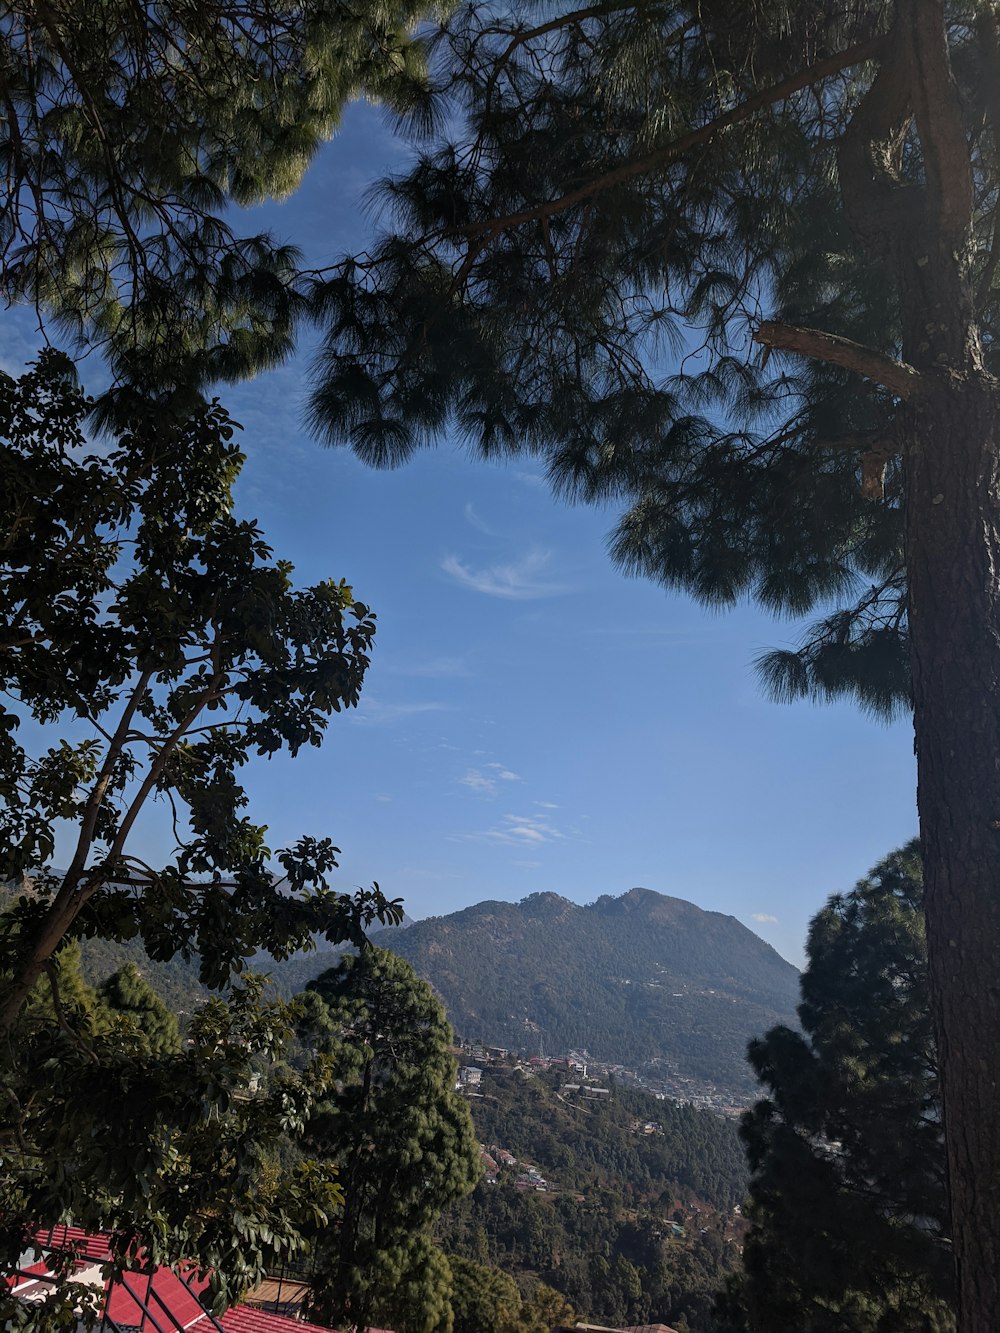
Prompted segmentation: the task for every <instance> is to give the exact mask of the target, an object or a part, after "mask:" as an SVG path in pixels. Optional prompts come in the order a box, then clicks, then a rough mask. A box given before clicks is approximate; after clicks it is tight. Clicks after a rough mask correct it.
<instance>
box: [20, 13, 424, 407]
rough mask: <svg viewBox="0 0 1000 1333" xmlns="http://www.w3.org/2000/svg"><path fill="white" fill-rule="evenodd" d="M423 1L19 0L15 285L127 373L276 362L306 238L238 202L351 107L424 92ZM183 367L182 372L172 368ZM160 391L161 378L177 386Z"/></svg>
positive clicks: (223, 373) (199, 377) (240, 371)
mask: <svg viewBox="0 0 1000 1333" xmlns="http://www.w3.org/2000/svg"><path fill="white" fill-rule="evenodd" d="M427 9H428V6H425V5H423V4H421V3H420V2H419V0H416V2H415V0H391V3H389V4H380V3H371V2H370V0H369V2H367V3H364V2H363V3H361V4H358V5H354V6H351V7H346V6H344V5H337V4H333V3H331V2H330V0H308V2H307V3H305V4H302V5H277V6H276V5H273V4H270V3H266V0H249V2H248V3H242V4H233V3H229V2H228V0H223V3H220V4H211V5H206V4H203V3H200V0H167V3H158V4H152V3H140V4H132V3H128V2H127V0H109V3H105V4H102V6H101V8H100V13H99V17H95V12H94V10H93V7H92V6H89V5H87V4H85V3H82V2H81V0H46V2H45V3H44V4H41V5H39V4H34V3H14V4H13V5H10V6H7V8H6V10H5V19H4V25H3V31H2V34H0V44H2V60H3V64H2V74H0V106H2V109H3V116H2V118H0V160H2V161H3V164H4V172H5V181H6V192H5V198H4V201H3V202H2V204H0V291H2V294H3V296H4V298H5V299H6V300H8V301H16V300H25V301H29V302H32V303H35V304H36V305H37V306H39V307H40V308H41V309H42V310H43V311H44V310H46V308H47V309H48V310H49V311H50V312H53V313H54V314H55V315H56V316H57V317H58V319H59V321H60V322H61V323H62V325H63V327H64V329H68V330H69V331H70V333H72V334H73V335H74V336H77V337H82V338H84V339H91V340H93V341H96V342H98V343H100V344H101V345H102V346H103V347H104V349H105V351H106V352H107V354H108V355H109V356H110V358H111V361H112V364H113V366H114V367H115V369H116V370H117V372H118V373H119V375H124V376H126V377H127V378H129V379H135V378H136V377H140V378H141V377H142V376H144V375H145V376H147V377H148V375H149V373H150V371H151V370H155V371H156V374H157V375H158V377H159V378H160V379H161V380H162V379H163V377H164V376H165V375H167V374H168V373H170V374H172V375H174V376H177V375H181V374H182V375H183V376H184V378H185V379H187V380H192V379H193V380H194V381H196V382H202V383H203V382H206V381H211V380H213V379H215V380H217V379H218V378H220V377H223V378H232V377H234V376H239V375H245V374H247V373H250V372H251V371H253V370H255V369H257V368H259V367H260V366H262V365H268V364H273V363H274V361H275V360H277V359H279V358H280V357H281V356H282V355H283V354H284V353H286V352H287V351H288V349H289V347H290V337H291V332H292V326H293V323H294V318H295V315H296V310H297V308H298V305H299V302H298V299H297V296H296V291H295V261H296V254H295V251H294V250H293V249H292V248H290V247H288V246H286V245H283V244H281V243H279V242H278V241H276V240H275V239H274V238H273V237H271V236H269V235H266V234H265V235H251V236H240V235H238V234H237V233H235V232H234V231H233V230H232V228H231V225H230V220H229V218H227V217H226V213H227V210H228V207H229V205H230V204H232V203H235V204H239V205H244V206H245V205H248V204H254V203H258V202H260V201H261V200H263V199H267V198H272V197H279V198H280V197H283V196H285V195H287V194H288V193H290V192H291V191H292V190H294V189H295V188H296V186H297V185H298V184H299V181H300V180H301V178H302V174H303V172H304V171H305V169H306V167H307V166H308V164H309V162H310V160H311V158H312V157H313V155H314V153H315V151H316V149H317V147H318V145H319V144H320V143H322V141H323V140H324V139H327V138H329V137H330V136H331V135H332V134H333V132H334V131H335V130H336V128H337V125H338V122H339V119H340V115H341V112H342V110H343V107H344V105H345V103H346V102H348V101H349V100H350V99H352V98H356V97H361V96H365V97H370V98H375V99H378V100H381V101H383V102H387V103H388V104H389V105H390V106H392V107H393V109H394V110H395V111H397V112H398V113H401V114H406V113H409V112H413V111H415V110H419V108H420V107H421V106H422V105H423V103H424V100H425V94H426V87H425V85H426V78H425V70H424V54H423V48H422V44H421V42H420V41H419V40H416V39H415V38H414V37H413V35H412V32H411V29H412V28H413V26H414V24H415V23H416V22H417V20H419V19H420V18H421V17H423V16H424V14H425V13H426V12H427ZM168 365H169V372H168ZM161 387H162V385H161Z"/></svg>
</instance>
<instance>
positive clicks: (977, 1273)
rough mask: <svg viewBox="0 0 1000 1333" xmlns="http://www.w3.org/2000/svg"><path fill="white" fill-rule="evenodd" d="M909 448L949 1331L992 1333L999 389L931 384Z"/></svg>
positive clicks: (995, 1294)
mask: <svg viewBox="0 0 1000 1333" xmlns="http://www.w3.org/2000/svg"><path fill="white" fill-rule="evenodd" d="M911 417H912V419H911V430H910V431H909V432H908V435H909V439H908V446H907V451H906V457H905V463H904V466H905V476H906V481H905V485H906V501H905V503H906V540H907V565H908V571H909V596H910V634H911V644H912V650H911V651H912V669H913V694H914V727H915V738H916V753H917V773H918V805H919V811H920V837H921V843H922V849H923V858H924V869H925V912H926V918H927V944H928V961H929V968H930V983H931V984H930V990H931V1003H932V1008H933V1012H934V1020H935V1027H936V1035H937V1042H938V1052H939V1061H940V1070H941V1082H942V1103H943V1108H944V1128H945V1138H946V1143H947V1153H948V1173H949V1194H950V1202H951V1216H952V1237H953V1245H954V1253H955V1264H956V1276H957V1284H958V1305H959V1312H958V1327H959V1330H960V1333H990V1330H997V1329H1000V1086H998V1085H1000V389H998V386H997V385H996V384H995V383H993V382H991V381H990V380H989V379H988V377H987V376H985V375H984V374H982V372H979V373H971V374H969V375H968V376H966V377H961V378H960V377H956V376H950V377H947V378H946V377H941V379H940V380H939V382H938V383H937V385H936V386H935V388H934V390H933V391H932V392H930V393H927V394H926V395H924V396H923V397H922V399H921V401H920V402H919V403H917V404H916V405H915V406H914V407H913V408H912V409H911Z"/></svg>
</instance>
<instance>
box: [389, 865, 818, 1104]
mask: <svg viewBox="0 0 1000 1333" xmlns="http://www.w3.org/2000/svg"><path fill="white" fill-rule="evenodd" d="M500 940H502V941H503V944H504V947H503V948H502V949H498V948H497V947H496V945H497V941H500ZM378 943H379V944H380V945H384V946H385V947H387V948H391V949H392V950H393V951H394V952H396V953H398V954H400V955H401V956H402V957H404V958H406V959H407V960H408V961H409V962H410V963H411V964H412V965H413V966H414V967H415V968H416V970H417V971H418V972H419V974H420V975H421V976H423V977H426V978H427V979H428V980H429V981H431V982H432V983H433V984H434V986H435V988H436V990H437V991H438V993H439V994H440V995H441V997H442V999H443V1000H444V1002H445V1006H446V1008H447V1010H448V1015H449V1018H450V1019H451V1021H452V1023H453V1024H454V1025H455V1028H456V1030H457V1031H458V1032H460V1033H461V1035H462V1036H463V1037H466V1038H472V1039H478V1040H482V1041H487V1042H491V1043H498V1044H503V1045H505V1046H508V1047H510V1048H511V1049H513V1050H521V1051H524V1052H526V1053H527V1054H529V1055H537V1054H538V1042H539V1034H540V1036H541V1040H542V1041H543V1043H544V1046H545V1049H546V1050H547V1051H548V1052H550V1053H560V1052H566V1051H569V1050H573V1049H578V1050H584V1049H585V1050H587V1051H589V1052H590V1053H591V1054H592V1055H593V1056H594V1057H595V1058H596V1059H601V1060H606V1061H610V1062H614V1063H618V1064H624V1065H627V1066H630V1067H637V1066H639V1065H641V1064H643V1063H645V1062H646V1061H661V1062H663V1065H662V1067H665V1068H666V1069H671V1068H676V1069H677V1070H678V1071H679V1072H680V1073H682V1074H685V1075H688V1076H693V1077H696V1078H699V1079H703V1080H705V1081H708V1082H714V1083H717V1084H718V1085H719V1086H721V1087H722V1088H729V1089H739V1090H741V1091H742V1090H749V1089H750V1088H752V1086H753V1085H752V1079H751V1078H750V1075H749V1074H748V1072H747V1070H746V1065H745V1060H744V1052H745V1050H746V1042H747V1041H748V1040H749V1039H750V1037H752V1036H754V1035H756V1034H757V1033H758V1032H761V1031H762V1030H763V1029H764V1028H765V1027H767V1026H769V1025H770V1024H773V1023H774V1022H775V1021H780V1020H782V1019H784V1018H788V1019H790V1018H791V1016H792V1012H793V1007H794V1004H795V996H796V991H797V984H798V973H797V971H796V969H795V968H794V967H792V966H791V964H790V963H786V962H785V961H784V960H783V959H782V958H780V957H779V956H778V954H776V953H775V952H774V950H773V949H771V948H770V947H769V946H768V945H766V944H764V942H763V941H762V940H760V939H758V938H757V937H756V936H755V935H753V934H752V932H750V931H749V930H747V929H746V928H745V927H744V926H741V925H740V924H739V922H737V921H735V920H734V919H733V918H732V917H724V916H722V915H721V914H719V913H714V912H703V911H701V910H700V909H699V908H697V907H694V906H693V905H692V904H691V903H685V902H682V901H681V900H680V899H677V898H667V897H664V896H663V895H661V894H657V893H653V892H651V891H649V890H645V889H633V890H631V891H630V892H629V893H627V894H625V895H623V896H622V897H621V898H617V899H616V898H611V897H602V898H600V899H598V901H597V902H596V903H592V904H590V905H589V906H587V907H578V906H576V905H574V904H573V903H570V902H568V901H567V900H566V899H564V898H560V897H558V896H557V895H556V894H544V893H543V894H533V895H532V896H531V897H529V898H526V899H525V900H524V901H523V902H521V903H519V904H513V903H500V902H486V903H478V904H477V905H476V906H474V907H469V908H466V909H464V910H463V911H461V912H455V913H452V914H451V915H450V916H446V917H433V918H429V919H428V920H425V921H419V922H417V923H416V924H415V925H412V926H408V927H407V928H406V929H405V930H391V931H389V932H386V933H381V932H380V933H379V935H378ZM677 992H680V994H677Z"/></svg>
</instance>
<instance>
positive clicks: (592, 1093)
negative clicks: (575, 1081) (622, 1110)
mask: <svg viewBox="0 0 1000 1333" xmlns="http://www.w3.org/2000/svg"><path fill="white" fill-rule="evenodd" d="M580 1091H581V1093H582V1094H583V1096H584V1097H589V1098H590V1100H591V1101H594V1102H606V1101H607V1100H608V1099H609V1098H610V1096H611V1089H610V1088H581V1089H580Z"/></svg>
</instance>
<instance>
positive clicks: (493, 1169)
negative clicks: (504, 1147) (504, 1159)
mask: <svg viewBox="0 0 1000 1333" xmlns="http://www.w3.org/2000/svg"><path fill="white" fill-rule="evenodd" d="M479 1160H480V1162H481V1163H482V1166H483V1175H484V1176H485V1177H486V1183H487V1184H488V1185H493V1184H495V1183H496V1178H497V1176H498V1175H499V1174H500V1168H499V1167H498V1166H497V1164H496V1162H495V1161H494V1159H493V1158H492V1157H491V1156H490V1154H489V1153H488V1152H487V1151H486V1149H485V1148H480V1150H479Z"/></svg>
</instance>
